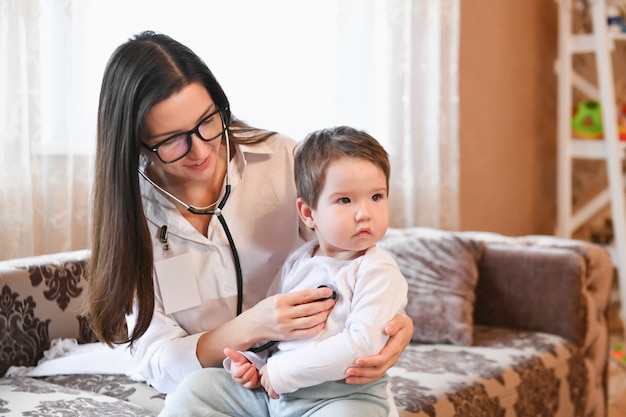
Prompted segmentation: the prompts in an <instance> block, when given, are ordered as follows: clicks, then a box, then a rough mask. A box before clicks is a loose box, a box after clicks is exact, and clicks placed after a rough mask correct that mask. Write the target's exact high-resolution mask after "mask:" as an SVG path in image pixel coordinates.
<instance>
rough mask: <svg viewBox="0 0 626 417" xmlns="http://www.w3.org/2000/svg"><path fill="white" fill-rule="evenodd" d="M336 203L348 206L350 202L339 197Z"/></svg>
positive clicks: (345, 198) (346, 198)
mask: <svg viewBox="0 0 626 417" xmlns="http://www.w3.org/2000/svg"><path fill="white" fill-rule="evenodd" d="M337 202H338V203H339V204H348V203H349V202H350V199H349V198H348V197H341V198H340V199H339V200H337Z"/></svg>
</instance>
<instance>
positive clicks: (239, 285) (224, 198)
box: [138, 121, 243, 315]
mask: <svg viewBox="0 0 626 417" xmlns="http://www.w3.org/2000/svg"><path fill="white" fill-rule="evenodd" d="M222 125H223V127H224V135H225V140H226V185H225V186H224V195H223V196H222V198H221V200H220V202H219V204H218V205H217V208H215V209H212V210H206V209H201V208H196V207H194V206H192V205H190V204H187V203H185V202H184V201H182V200H181V199H179V198H178V197H176V196H174V195H173V194H171V193H170V192H169V191H167V190H165V189H164V188H163V187H161V186H159V185H158V184H157V183H155V182H154V181H152V179H150V178H149V177H148V176H147V175H146V174H145V173H144V172H143V171H142V170H141V169H139V170H138V171H139V174H140V175H141V176H142V177H143V178H144V179H145V180H146V181H148V182H149V183H150V184H152V186H153V187H155V188H156V189H157V190H159V191H161V192H162V193H164V194H165V195H167V196H168V197H170V198H172V199H173V200H174V201H176V202H177V203H178V204H180V205H181V206H183V207H184V208H185V209H187V211H189V212H190V213H193V214H199V215H207V216H209V215H215V216H217V219H218V220H219V222H220V224H221V225H222V229H224V233H225V234H226V239H227V240H228V246H229V247H230V252H231V255H232V257H233V265H234V267H235V276H236V280H237V315H240V314H241V313H242V311H243V272H242V270H241V262H240V260H239V252H238V251H237V246H236V245H235V241H234V239H233V235H232V234H231V233H230V228H229V227H228V224H226V219H224V215H223V214H222V209H223V208H224V206H225V205H226V201H227V200H228V197H229V196H230V188H231V186H230V136H229V133H228V128H227V127H226V125H225V124H224V122H223V121H222Z"/></svg>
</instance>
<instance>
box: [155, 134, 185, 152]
mask: <svg viewBox="0 0 626 417" xmlns="http://www.w3.org/2000/svg"><path fill="white" fill-rule="evenodd" d="M186 142H187V135H186V134H185V135H180V136H174V137H173V138H169V139H167V140H166V141H165V142H163V143H162V144H161V146H160V147H159V149H160V148H171V147H178V146H180V145H181V144H182V143H186Z"/></svg>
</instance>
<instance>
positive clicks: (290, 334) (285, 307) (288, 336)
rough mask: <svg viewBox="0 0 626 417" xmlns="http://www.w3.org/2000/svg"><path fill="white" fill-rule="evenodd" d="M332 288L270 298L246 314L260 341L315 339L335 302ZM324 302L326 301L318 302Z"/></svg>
mask: <svg viewBox="0 0 626 417" xmlns="http://www.w3.org/2000/svg"><path fill="white" fill-rule="evenodd" d="M331 295H332V289H330V288H315V289H310V290H302V291H297V292H293V293H288V294H278V295H274V296H271V297H268V298H266V299H264V300H262V301H261V302H259V303H258V304H257V305H255V306H254V307H253V308H251V309H250V310H248V311H247V312H246V313H247V314H248V315H249V317H248V318H247V319H248V320H251V322H249V324H250V325H251V326H252V331H254V334H256V335H257V338H258V340H293V339H302V338H308V337H312V336H315V335H316V334H318V333H319V332H320V331H321V330H322V329H323V328H324V327H325V326H326V319H327V318H328V315H329V314H330V311H331V310H332V308H333V306H334V305H335V302H334V301H333V300H331V299H327V298H328V297H330V296H331ZM317 300H322V301H317Z"/></svg>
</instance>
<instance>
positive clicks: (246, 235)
mask: <svg viewBox="0 0 626 417" xmlns="http://www.w3.org/2000/svg"><path fill="white" fill-rule="evenodd" d="M294 144H295V142H293V141H292V140H290V139H288V138H286V137H283V136H279V135H274V136H272V137H271V138H270V139H268V140H267V141H265V142H262V143H260V144H255V145H234V146H233V147H234V149H235V155H234V157H233V160H232V161H231V194H230V197H229V198H228V201H227V202H226V205H225V207H224V209H223V211H222V213H223V216H224V219H225V220H226V222H227V224H228V227H229V228H230V231H231V233H232V236H233V239H234V241H235V244H236V247H237V250H238V252H239V257H240V260H241V267H242V270H243V288H244V291H243V309H244V310H246V309H248V308H250V307H252V306H254V305H255V304H256V303H258V302H259V301H260V300H262V299H263V298H265V297H266V294H267V292H268V289H269V287H270V284H271V283H272V281H273V280H274V279H275V277H276V276H277V275H278V273H279V272H280V268H281V267H282V265H283V263H284V261H285V259H286V258H287V256H288V254H289V253H290V252H291V251H292V250H293V249H294V248H296V247H298V246H299V245H300V244H302V243H303V242H304V239H302V238H301V235H300V232H299V228H300V225H301V223H300V221H299V217H298V214H297V211H296V204H295V201H296V191H295V185H294V180H293V154H292V150H293V146H294ZM140 185H141V193H142V195H141V196H142V200H143V205H144V213H145V215H146V218H147V219H148V226H149V228H150V233H151V235H152V237H153V245H154V262H155V268H156V272H155V297H156V298H155V309H154V316H153V319H152V322H151V324H150V326H149V328H148V330H147V332H146V333H145V334H144V335H143V336H142V337H141V338H140V339H139V340H138V341H136V342H135V343H134V345H133V348H132V350H131V354H132V357H133V361H134V365H135V371H136V372H138V373H139V374H140V375H142V376H143V377H144V378H146V380H147V382H148V383H149V384H151V385H153V386H154V387H155V388H156V389H157V390H159V391H160V392H163V393H171V392H173V390H174V389H175V388H176V386H177V385H178V384H179V383H180V381H181V380H182V379H183V378H184V377H185V376H186V375H188V374H189V373H190V372H192V371H194V370H196V369H200V368H201V365H200V362H199V361H198V358H197V356H196V344H197V342H198V338H199V337H200V335H201V334H202V333H203V332H206V331H210V330H212V329H214V328H216V327H218V326H220V325H221V324H223V323H225V322H227V321H229V320H231V319H233V318H234V317H235V315H236V305H237V285H236V279H235V269H234V266H233V260H232V255H231V251H230V247H229V245H228V241H227V239H226V235H225V233H224V230H223V229H222V226H221V225H220V223H219V220H218V218H217V216H213V218H212V219H211V222H210V224H209V229H208V237H205V236H203V235H202V234H201V233H199V232H198V231H197V230H196V229H194V228H193V226H192V225H191V224H190V223H189V222H187V221H186V220H185V219H184V218H183V216H182V215H181V214H180V213H179V211H178V209H177V208H176V207H175V206H174V205H173V204H172V203H171V202H170V201H169V200H168V199H166V198H165V197H164V196H163V195H162V194H161V193H160V192H159V191H158V190H157V189H155V187H154V186H152V185H151V184H150V183H148V182H147V181H146V180H144V179H143V178H141V177H140ZM164 225H165V226H167V230H168V237H167V240H168V244H169V248H170V249H169V250H167V251H166V250H164V247H163V245H162V244H161V242H160V240H159V232H160V230H161V227H162V226H164ZM119 232H120V233H124V231H123V230H121V231H119ZM303 233H305V232H303ZM170 255H171V256H170ZM176 257H180V258H178V259H179V260H182V261H181V262H178V261H176V259H177V258H176ZM172 259H174V260H175V262H178V263H177V264H176V265H175V267H174V268H169V269H168V268H163V267H161V265H163V264H164V260H172ZM168 280H169V282H170V283H171V282H172V280H173V281H174V282H175V285H177V286H179V287H180V288H184V289H185V290H186V294H187V295H190V294H191V295H194V296H190V297H175V298H177V299H176V300H175V301H176V303H175V304H176V310H178V311H174V312H171V311H167V309H166V307H167V306H166V304H167V303H166V302H164V296H165V297H166V298H167V297H168V296H172V294H173V291H171V290H167V291H166V293H165V294H164V293H163V292H162V289H161V287H162V286H163V287H164V288H166V286H165V284H164V283H165V282H166V281H168ZM174 289H176V288H175V287H174ZM181 305H182V307H183V308H182V309H180V308H181ZM135 322H136V316H135V314H134V313H133V314H130V315H129V316H128V317H127V325H128V327H129V330H130V331H131V332H132V329H133V327H134V325H135Z"/></svg>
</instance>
